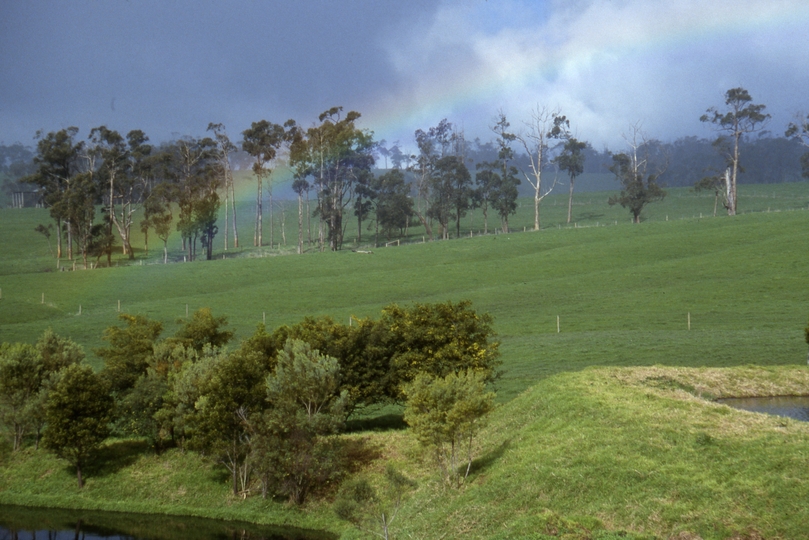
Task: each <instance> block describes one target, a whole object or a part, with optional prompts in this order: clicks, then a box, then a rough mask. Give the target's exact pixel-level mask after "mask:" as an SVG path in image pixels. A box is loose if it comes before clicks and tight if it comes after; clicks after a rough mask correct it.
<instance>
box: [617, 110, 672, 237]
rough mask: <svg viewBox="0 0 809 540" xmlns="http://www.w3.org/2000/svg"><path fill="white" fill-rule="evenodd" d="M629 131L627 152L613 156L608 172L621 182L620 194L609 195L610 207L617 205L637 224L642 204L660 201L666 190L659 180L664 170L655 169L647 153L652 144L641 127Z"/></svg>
mask: <svg viewBox="0 0 809 540" xmlns="http://www.w3.org/2000/svg"><path fill="white" fill-rule="evenodd" d="M631 129H632V133H631V135H629V136H626V137H625V139H626V140H627V143H628V145H629V151H628V152H626V153H620V154H615V155H613V156H612V160H613V165H612V167H610V172H612V173H613V174H615V176H616V178H617V179H618V181H619V182H620V183H621V193H620V194H619V195H616V196H613V197H610V198H609V201H608V202H609V204H610V206H612V205H614V204H620V205H621V206H623V207H624V208H628V209H629V211H630V212H631V213H632V221H633V222H634V223H640V215H641V212H642V211H643V207H644V206H646V205H647V204H649V203H652V202H656V201H662V200H663V198H664V197H665V196H666V192H665V191H664V190H663V188H662V187H661V186H660V184H659V183H658V179H659V178H660V176H661V175H662V174H663V173H664V172H665V169H654V168H653V164H652V163H651V160H650V157H649V154H650V147H651V146H652V144H651V143H650V141H648V140H646V138H645V137H644V135H643V133H642V132H641V131H640V126H639V125H638V124H635V125H633V126H632V127H631Z"/></svg>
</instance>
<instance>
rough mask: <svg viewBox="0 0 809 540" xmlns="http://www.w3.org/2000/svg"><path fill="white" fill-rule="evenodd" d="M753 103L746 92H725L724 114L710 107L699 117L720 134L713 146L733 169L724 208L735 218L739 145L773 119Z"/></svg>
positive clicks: (761, 107) (762, 108)
mask: <svg viewBox="0 0 809 540" xmlns="http://www.w3.org/2000/svg"><path fill="white" fill-rule="evenodd" d="M752 101H753V98H752V97H750V93H749V92H748V91H747V90H745V89H744V88H741V87H739V88H731V89H730V90H728V91H727V92H725V106H726V108H725V110H723V111H720V110H717V109H716V108H715V107H711V108H710V109H708V110H707V111H706V113H705V114H703V115H702V116H701V117H700V121H701V122H707V123H710V124H713V125H714V129H716V131H718V132H720V135H719V137H718V138H717V139H716V142H715V143H714V144H715V145H716V147H717V148H719V149H720V151H721V152H722V153H723V154H724V156H725V158H726V159H727V163H728V168H729V169H730V174H729V175H728V176H729V178H728V182H727V186H726V189H727V194H726V199H727V202H726V204H725V205H726V206H727V210H728V215H729V216H735V215H736V210H737V203H738V197H737V192H736V184H737V178H738V174H739V143H740V142H741V140H742V138H743V137H744V136H745V135H746V134H748V133H755V132H757V131H760V130H762V129H764V126H765V125H766V122H767V120H768V119H769V118H770V115H769V114H765V113H764V109H765V108H766V105H756V104H754V103H752ZM728 139H730V140H728Z"/></svg>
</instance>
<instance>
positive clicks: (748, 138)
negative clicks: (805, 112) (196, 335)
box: [0, 88, 809, 267]
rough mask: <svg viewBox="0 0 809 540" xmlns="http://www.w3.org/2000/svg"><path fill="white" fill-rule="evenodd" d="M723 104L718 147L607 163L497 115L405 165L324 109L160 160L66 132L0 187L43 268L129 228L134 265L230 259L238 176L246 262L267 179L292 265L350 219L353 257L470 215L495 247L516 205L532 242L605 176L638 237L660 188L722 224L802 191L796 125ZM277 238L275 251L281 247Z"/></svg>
mask: <svg viewBox="0 0 809 540" xmlns="http://www.w3.org/2000/svg"><path fill="white" fill-rule="evenodd" d="M725 97H726V99H725V105H724V106H722V107H719V108H714V107H711V108H709V109H708V110H707V113H706V114H705V115H703V116H702V117H701V118H700V120H701V121H703V122H706V123H709V124H711V125H712V127H713V128H714V129H715V131H716V132H717V135H718V136H717V138H716V139H714V140H708V139H703V138H698V137H683V138H680V139H677V140H676V141H674V142H662V141H659V140H655V139H650V138H648V136H647V135H646V134H645V133H644V132H643V131H642V129H641V127H640V125H639V124H635V125H631V126H629V128H628V131H627V132H626V133H624V134H623V138H624V140H625V141H626V144H625V148H624V149H622V151H620V152H612V151H610V150H608V149H602V150H597V149H594V148H592V146H591V145H590V144H589V143H587V141H586V140H584V139H579V138H578V137H576V136H574V133H576V131H577V130H576V128H575V124H574V125H571V119H569V118H567V117H566V116H565V115H563V114H562V113H561V112H559V111H551V110H549V109H547V108H539V107H538V108H537V109H536V110H534V111H533V112H532V114H531V117H530V118H528V119H521V120H520V121H519V126H512V124H511V122H510V121H509V120H508V119H507V118H506V115H505V114H504V113H502V112H501V113H498V114H497V116H496V117H495V118H494V120H493V124H492V126H491V129H492V134H493V137H492V139H490V140H488V141H481V140H480V139H475V140H473V141H468V140H467V139H466V137H465V135H464V132H463V130H462V129H460V128H459V127H458V126H457V125H454V124H452V123H451V122H449V121H447V120H446V119H444V120H442V121H441V122H439V123H438V124H437V125H436V126H433V127H429V128H426V129H419V130H417V131H416V132H415V134H414V141H413V142H414V144H415V146H414V148H415V149H416V151H415V152H414V153H410V154H409V153H406V152H404V151H403V146H402V145H401V144H400V143H399V142H396V143H393V144H388V143H386V142H385V141H375V140H374V137H373V132H371V131H369V130H367V129H362V128H360V127H358V126H357V121H358V120H359V119H360V114H359V113H358V112H355V111H350V112H348V113H344V112H343V110H342V108H341V107H333V108H331V109H329V110H328V111H325V112H323V113H322V114H321V115H320V116H319V117H318V121H317V122H315V123H314V124H313V125H311V126H310V127H306V128H304V127H303V126H301V125H299V124H298V123H296V122H295V121H294V120H287V121H286V122H284V123H283V124H275V123H272V122H269V121H267V120H261V121H257V122H253V123H252V125H251V127H250V128H249V129H247V130H245V131H243V132H242V133H241V139H240V140H231V138H230V137H229V136H228V134H227V132H226V130H225V126H223V125H222V124H213V123H212V124H209V126H208V136H206V137H202V138H195V137H184V138H181V139H178V140H175V141H170V142H166V143H162V144H159V145H152V144H150V143H149V139H148V137H147V136H146V135H145V134H144V133H143V132H142V131H140V130H133V131H130V132H129V133H127V134H126V135H125V136H124V135H122V134H119V133H118V132H116V131H114V130H109V129H107V128H106V127H105V126H100V127H97V128H93V129H92V130H90V132H89V135H88V136H87V137H86V138H84V139H83V138H81V137H80V136H79V130H78V128H75V127H70V128H66V129H62V130H60V131H56V132H49V133H44V132H39V133H37V139H38V142H37V146H36V148H35V149H34V150H32V149H29V148H26V147H23V146H22V145H20V144H15V145H12V146H8V147H7V146H1V147H0V150H2V154H0V172H2V174H3V175H4V183H3V189H4V190H5V191H6V192H7V193H8V194H9V195H11V196H12V204H14V205H18V206H25V205H31V204H41V205H43V206H45V207H47V208H48V209H49V212H50V216H51V218H52V222H51V223H48V224H41V225H40V226H39V227H37V231H38V232H40V233H42V234H43V235H45V237H46V238H47V239H48V243H49V245H51V241H50V239H51V236H53V237H55V244H56V246H55V252H54V255H55V256H56V257H57V259H60V258H62V257H64V256H66V257H67V258H68V259H73V258H74V257H76V256H81V258H82V260H83V262H84V265H85V267H87V265H88V260H89V261H90V262H91V263H92V259H95V262H94V264H95V265H98V264H99V263H100V261H101V259H102V258H103V257H105V256H106V259H107V264H110V263H111V254H112V252H113V250H114V249H116V247H115V246H116V245H117V244H120V249H121V251H122V252H123V254H124V255H128V256H129V257H130V258H134V251H133V249H132V245H131V231H132V227H133V226H135V227H138V228H140V230H141V231H142V232H143V234H144V238H145V246H144V247H145V249H146V250H148V243H149V234H150V233H152V235H153V236H156V237H157V238H158V239H159V240H160V241H161V242H162V247H163V253H164V261H166V260H167V258H168V248H167V243H168V239H169V236H170V235H171V233H172V232H173V231H174V230H176V231H179V232H180V237H181V239H182V247H183V251H184V253H185V255H184V257H185V259H186V260H194V259H195V258H196V257H197V250H198V247H200V246H201V247H202V249H203V250H204V253H205V256H206V258H208V259H210V258H212V255H213V241H214V238H215V237H216V236H217V235H218V234H219V233H220V230H221V229H224V249H225V250H227V249H229V247H231V246H232V247H239V246H240V239H239V231H238V227H237V219H236V218H237V216H236V213H237V205H236V190H235V186H234V181H233V171H234V170H236V169H237V168H238V169H246V168H249V169H250V170H251V171H252V174H253V178H254V179H255V182H256V184H255V186H256V189H255V193H256V198H255V220H254V224H255V225H254V229H253V246H264V245H267V240H269V245H270V246H275V245H276V231H275V219H274V217H273V213H274V212H275V211H277V210H278V209H281V210H282V212H286V208H287V206H286V205H284V204H283V202H282V201H278V200H275V199H274V198H273V185H274V183H276V182H277V180H276V179H274V178H273V177H274V175H277V174H278V169H283V170H284V172H285V173H287V172H288V173H291V175H292V183H291V187H292V190H293V191H294V193H295V194H296V197H297V214H298V220H297V221H298V227H297V229H298V238H297V251H298V253H302V252H303V251H304V245H305V244H306V245H308V246H317V248H318V249H320V250H325V249H330V250H339V249H341V248H342V247H343V243H344V236H345V231H346V228H347V226H348V223H349V220H352V219H356V227H357V231H358V232H357V239H356V240H357V243H358V244H359V243H361V242H362V241H363V232H364V231H367V232H370V233H371V236H373V243H374V244H378V243H379V242H380V237H382V238H384V239H388V240H390V239H391V238H396V237H402V236H406V235H407V234H408V230H409V228H410V227H412V226H414V225H421V226H423V227H424V231H425V236H426V237H429V238H430V239H435V238H443V239H446V238H450V236H453V235H454V236H456V237H457V236H460V223H461V219H462V218H463V217H464V216H465V215H466V214H467V213H468V212H469V211H471V210H473V209H480V210H481V211H482V214H483V229H484V232H488V231H489V228H490V219H491V220H492V222H493V223H492V228H499V229H501V230H502V231H505V232H507V231H508V230H509V217H510V216H512V215H513V214H514V213H515V212H516V209H517V207H518V205H517V199H518V197H519V196H520V195H523V196H525V195H529V196H531V197H532V198H533V200H534V227H533V228H534V230H539V229H540V228H541V217H540V204H541V201H542V200H543V199H544V197H546V196H547V195H548V194H549V193H551V192H553V191H554V190H557V191H559V190H561V189H564V188H563V187H562V186H567V191H568V222H570V220H571V209H572V202H573V194H574V188H575V181H576V179H577V178H578V177H579V176H580V175H582V174H586V173H593V174H612V175H614V178H615V179H616V181H617V183H618V185H617V186H616V187H617V188H618V189H619V190H620V194H619V195H616V196H613V197H610V199H609V203H610V204H621V205H622V206H624V207H626V208H628V209H629V211H630V212H631V213H632V215H633V218H634V220H635V221H636V222H639V221H640V213H641V211H642V209H643V207H644V206H645V205H646V204H648V203H651V202H654V201H657V200H661V199H662V198H663V197H664V196H665V191H664V190H663V186H664V185H667V186H672V187H674V186H695V187H696V188H697V189H699V190H708V191H713V192H714V194H715V197H716V202H717V204H718V202H719V200H720V197H721V198H722V200H723V204H724V206H725V208H726V209H727V210H728V213H729V214H735V212H736V204H737V197H736V185H737V183H744V182H749V183H774V182H787V181H796V180H799V179H800V178H801V176H803V177H807V176H809V158H808V157H807V155H809V154H807V153H806V146H807V143H809V125H808V124H809V119H807V120H806V121H804V120H803V119H800V120H799V121H798V122H796V123H792V124H790V125H789V128H788V130H787V131H786V133H785V134H784V136H783V137H775V136H772V134H771V133H769V132H767V131H766V130H765V129H764V128H765V127H766V123H767V120H768V119H769V115H768V114H765V113H764V109H765V106H764V105H760V104H754V103H752V97H751V96H750V95H749V93H748V92H747V91H746V90H744V89H743V88H735V89H731V90H728V92H727V93H726V96H725ZM410 146H412V145H410ZM742 156H743V157H742ZM265 202H267V206H266V208H265ZM99 208H100V212H99V213H100V215H96V214H97V211H98V209H99ZM222 210H224V217H223V218H222V217H220V216H221V215H222ZM265 213H268V214H269V238H268V239H267V238H266V237H265V234H264V232H265V226H264V223H263V220H264V215H265ZM136 216H138V220H137V221H136ZM313 220H314V221H315V223H314V225H313V223H312V221H313ZM283 221H285V220H284V219H283V216H282V222H283ZM281 234H282V235H283V242H284V243H286V231H285V230H284V229H282V231H281ZM242 236H243V234H242ZM305 237H306V238H305ZM368 242H370V239H368V237H366V243H368ZM241 243H242V244H243V243H244V242H243V240H242V241H241Z"/></svg>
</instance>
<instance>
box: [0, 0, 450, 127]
mask: <svg viewBox="0 0 809 540" xmlns="http://www.w3.org/2000/svg"><path fill="white" fill-rule="evenodd" d="M435 3H436V2H433V1H429V0H420V1H416V2H412V1H409V2H373V1H361V0H343V1H339V2H336V1H328V0H321V1H312V0H304V1H298V2H213V1H195V2H185V1H183V2H164V1H161V2H141V1H134V0H133V1H123V0H113V1H108V2H100V1H87V0H84V1H70V2H42V1H38V2H37V1H34V2H16V3H14V2H4V3H3V4H2V7H0V21H2V22H0V51H1V52H0V72H2V73H3V74H4V75H3V80H2V81H0V100H1V102H0V120H2V126H0V139H2V140H5V141H7V142H12V141H13V140H17V139H19V140H22V141H23V142H29V141H30V139H31V137H32V136H33V134H34V132H35V131H36V130H37V129H45V130H52V129H59V128H61V127H66V126H68V125H77V126H79V127H80V128H81V129H82V131H83V132H86V130H89V129H90V128H91V127H94V126H96V125H100V124H108V125H110V127H114V128H116V129H119V130H121V131H127V130H129V129H135V128H138V129H143V130H144V131H146V132H147V133H149V134H152V136H153V138H159V139H163V138H167V137H170V136H172V134H175V135H180V134H200V133H201V132H203V131H204V130H205V127H206V126H207V123H208V122H224V123H225V124H226V125H232V128H231V129H238V130H241V129H245V128H246V127H248V126H249V123H250V122H251V121H254V120H259V119H261V118H268V119H270V120H272V121H276V122H283V121H284V120H286V119H287V118H290V117H293V118H298V119H299V120H300V121H303V122H305V123H308V122H311V121H313V120H314V119H315V117H316V116H317V114H318V113H319V112H321V111H323V110H325V109H326V108H329V107H331V106H334V105H345V106H346V108H351V107H358V106H360V105H361V104H362V103H363V102H364V101H365V100H368V99H370V98H371V96H372V94H373V93H375V92H379V91H380V90H385V89H386V88H388V89H390V88H392V87H394V86H395V85H396V84H397V79H396V74H395V73H394V72H393V71H392V70H391V69H390V66H389V64H388V62H387V60H386V52H385V51H384V50H383V49H382V47H381V46H380V44H381V42H382V41H383V40H385V39H388V38H390V37H393V36H395V34H396V33H397V32H401V31H402V29H406V28H407V27H408V25H409V24H411V23H412V24H415V23H416V22H417V21H418V20H420V19H423V18H429V17H430V13H431V11H432V10H433V9H434V8H435Z"/></svg>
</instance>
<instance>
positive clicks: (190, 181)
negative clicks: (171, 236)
mask: <svg viewBox="0 0 809 540" xmlns="http://www.w3.org/2000/svg"><path fill="white" fill-rule="evenodd" d="M169 152H170V156H171V160H170V163H169V168H168V173H167V174H168V176H169V177H170V179H171V180H172V181H173V184H174V189H173V190H172V191H173V193H172V194H173V195H174V197H175V201H176V202H177V206H178V207H179V212H178V216H177V217H178V219H177V230H178V231H179V232H180V234H181V235H182V239H183V247H184V248H185V249H187V250H188V260H194V258H195V256H196V243H197V240H198V239H199V240H201V241H202V244H203V246H204V247H205V248H206V257H207V258H208V260H210V259H211V258H212V257H213V238H214V237H215V236H216V234H217V232H218V230H219V229H218V227H217V226H216V219H217V217H218V214H219V205H220V200H219V194H218V189H219V188H220V187H221V182H220V177H219V176H218V175H217V174H216V162H217V156H216V153H217V150H216V142H214V140H213V139H211V138H210V137H205V138H203V139H197V138H193V137H186V138H183V139H180V140H178V141H175V142H174V143H173V144H172V145H171V147H170V148H169Z"/></svg>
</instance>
